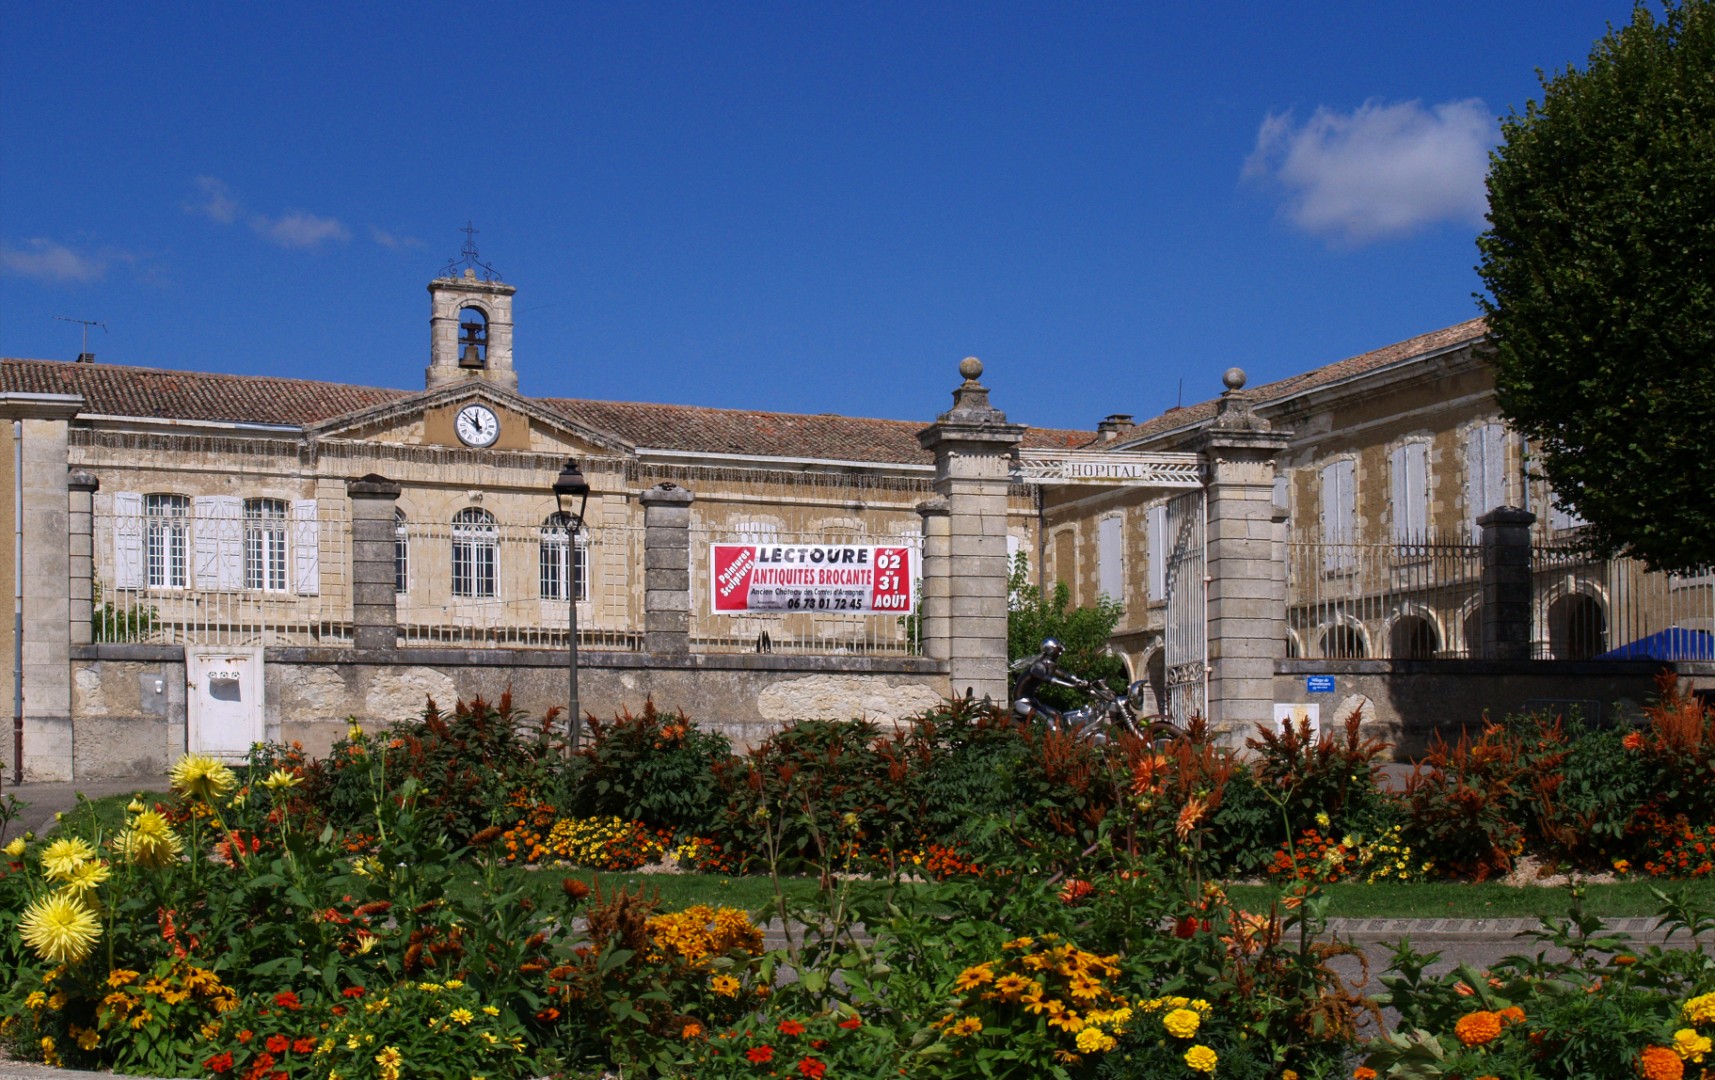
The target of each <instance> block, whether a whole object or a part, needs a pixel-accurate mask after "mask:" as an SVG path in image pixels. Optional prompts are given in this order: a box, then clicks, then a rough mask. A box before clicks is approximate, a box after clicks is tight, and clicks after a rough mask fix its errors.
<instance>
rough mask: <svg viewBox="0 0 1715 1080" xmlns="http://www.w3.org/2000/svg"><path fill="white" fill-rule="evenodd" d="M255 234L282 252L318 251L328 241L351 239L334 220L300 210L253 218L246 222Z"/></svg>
mask: <svg viewBox="0 0 1715 1080" xmlns="http://www.w3.org/2000/svg"><path fill="white" fill-rule="evenodd" d="M250 227H251V228H252V229H255V230H256V234H257V235H258V236H261V237H263V238H265V239H267V240H269V241H271V242H273V243H275V244H278V245H280V246H281V247H283V248H313V247H320V246H321V245H322V244H324V243H327V242H328V241H330V240H339V241H345V240H349V239H351V233H350V231H348V230H347V229H346V227H345V226H344V225H341V224H340V223H339V220H338V219H337V218H325V217H317V216H316V215H314V214H309V213H305V212H304V211H302V210H293V211H290V212H288V213H286V214H285V215H283V216H281V217H277V218H271V217H268V216H267V215H265V214H257V215H256V216H255V217H253V218H251V219H250Z"/></svg>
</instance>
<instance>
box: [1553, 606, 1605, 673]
mask: <svg viewBox="0 0 1715 1080" xmlns="http://www.w3.org/2000/svg"><path fill="white" fill-rule="evenodd" d="M1548 647H1549V649H1550V651H1552V652H1553V654H1554V659H1556V660H1588V659H1590V658H1591V657H1592V656H1597V655H1599V654H1601V653H1604V652H1607V651H1608V615H1607V612H1605V611H1603V610H1602V602H1601V601H1600V600H1598V599H1596V598H1595V597H1594V596H1589V595H1587V594H1585V593H1570V594H1568V595H1566V596H1562V597H1561V598H1560V599H1558V600H1556V601H1555V602H1554V603H1552V604H1550V605H1549V606H1548Z"/></svg>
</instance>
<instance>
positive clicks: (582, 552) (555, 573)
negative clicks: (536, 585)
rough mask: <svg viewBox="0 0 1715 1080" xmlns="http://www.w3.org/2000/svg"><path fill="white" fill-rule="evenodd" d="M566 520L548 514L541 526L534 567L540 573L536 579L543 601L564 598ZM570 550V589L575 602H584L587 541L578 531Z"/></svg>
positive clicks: (563, 516) (586, 584)
mask: <svg viewBox="0 0 1715 1080" xmlns="http://www.w3.org/2000/svg"><path fill="white" fill-rule="evenodd" d="M566 519H567V515H565V514H551V515H549V517H548V519H547V520H546V521H544V522H542V539H541V544H540V547H539V552H540V554H539V557H538V563H539V565H540V570H541V572H540V575H539V579H540V582H541V594H542V599H544V600H564V599H565V598H566V525H567V520H566ZM573 547H574V552H573V555H574V558H573V563H572V568H571V579H572V589H573V592H574V594H575V595H576V596H577V598H578V600H579V601H585V600H588V599H589V598H590V593H589V575H588V574H586V573H585V568H584V564H585V562H586V561H587V560H588V557H589V549H588V539H587V537H586V536H585V534H584V532H583V530H582V529H579V530H578V533H577V543H576V544H574V545H573Z"/></svg>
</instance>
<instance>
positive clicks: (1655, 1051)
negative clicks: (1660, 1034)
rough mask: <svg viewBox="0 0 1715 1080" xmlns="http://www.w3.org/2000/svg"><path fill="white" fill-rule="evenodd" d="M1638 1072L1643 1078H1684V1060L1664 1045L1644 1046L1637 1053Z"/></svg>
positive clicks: (1652, 1079) (1673, 1079)
mask: <svg viewBox="0 0 1715 1080" xmlns="http://www.w3.org/2000/svg"><path fill="white" fill-rule="evenodd" d="M1638 1072H1639V1073H1640V1074H1642V1076H1643V1078H1644V1080H1685V1062H1683V1061H1681V1060H1680V1058H1679V1055H1678V1054H1676V1053H1674V1052H1673V1051H1672V1050H1669V1049H1668V1048H1667V1047H1665V1046H1646V1047H1644V1052H1643V1053H1641V1054H1639V1055H1638Z"/></svg>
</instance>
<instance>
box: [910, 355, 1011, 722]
mask: <svg viewBox="0 0 1715 1080" xmlns="http://www.w3.org/2000/svg"><path fill="white" fill-rule="evenodd" d="M982 373H983V365H982V363H981V362H980V361H979V360H977V358H976V357H974V356H970V357H966V358H965V359H964V360H962V361H960V363H959V374H960V375H963V376H964V378H965V381H964V382H963V383H961V384H960V386H959V388H958V389H957V390H954V391H953V407H952V408H951V409H949V410H948V411H946V412H944V413H942V414H941V415H940V417H939V418H938V419H937V420H936V421H935V423H933V424H931V425H929V426H928V427H926V428H924V429H923V430H922V431H919V432H918V433H917V441H918V442H919V443H921V444H922V445H923V448H924V449H925V450H929V451H932V452H933V453H934V455H935V491H936V493H937V494H938V495H940V496H941V497H942V498H943V499H945V500H946V502H947V536H948V540H947V552H948V558H947V559H946V561H945V564H944V565H945V566H946V570H945V575H944V576H945V579H946V583H947V588H946V595H947V602H946V604H945V605H944V607H943V606H942V605H934V606H933V607H932V608H931V610H930V612H929V613H928V616H927V617H926V618H925V620H924V622H925V627H924V629H925V638H926V639H927V640H938V639H940V638H941V637H942V635H944V636H945V640H946V643H947V644H946V649H947V657H946V659H947V664H948V675H949V677H950V686H949V689H950V691H951V692H952V693H953V694H954V695H960V694H963V693H965V691H966V690H967V689H968V690H970V691H971V692H972V693H974V694H975V695H977V696H978V697H982V696H985V695H986V696H988V697H991V698H993V699H994V700H996V701H1000V702H1004V701H1005V700H1006V695H1007V678H1006V582H1007V569H1008V567H1007V562H1006V503H1007V487H1008V484H1009V480H1008V474H1009V472H1010V470H1011V459H1012V451H1013V448H1014V447H1016V446H1017V445H1018V443H1019V440H1020V439H1022V438H1023V436H1024V428H1023V426H1021V425H1019V424H1009V423H1007V422H1006V414H1005V413H1003V412H1001V411H1000V410H999V409H996V408H994V407H993V406H992V405H990V404H989V392H988V389H987V388H986V387H984V386H983V385H982V384H981V383H979V382H978V381H977V377H978V376H980V375H981V374H982ZM928 523H929V522H928V520H925V526H927V525H928ZM924 548H925V551H927V550H928V549H929V534H928V530H927V528H925V530H924ZM924 575H925V588H927V585H928V580H929V578H930V575H931V571H930V570H929V566H928V563H927V560H925V565H924ZM937 607H940V608H942V609H943V610H944V612H945V616H944V617H943V616H942V614H941V612H940V611H936V610H934V608H937Z"/></svg>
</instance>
